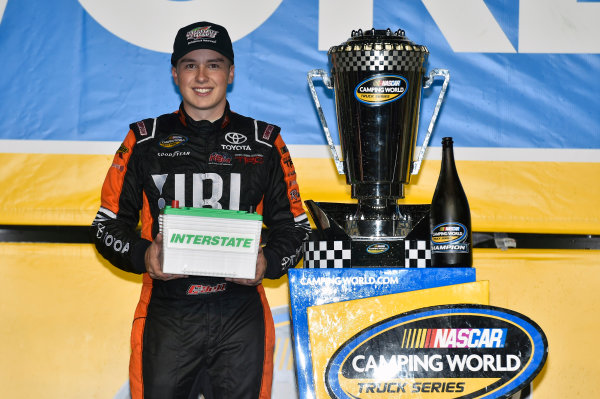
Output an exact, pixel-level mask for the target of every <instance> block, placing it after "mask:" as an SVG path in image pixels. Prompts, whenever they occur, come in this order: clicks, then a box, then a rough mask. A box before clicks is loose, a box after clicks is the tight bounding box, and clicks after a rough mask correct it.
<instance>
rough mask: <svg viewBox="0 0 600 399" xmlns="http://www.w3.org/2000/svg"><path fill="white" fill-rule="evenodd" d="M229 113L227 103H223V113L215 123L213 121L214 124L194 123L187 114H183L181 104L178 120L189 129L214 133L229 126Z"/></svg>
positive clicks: (205, 121)
mask: <svg viewBox="0 0 600 399" xmlns="http://www.w3.org/2000/svg"><path fill="white" fill-rule="evenodd" d="M230 113H231V110H230V109H229V101H227V102H226V103H225V111H224V112H223V115H222V116H221V117H220V118H219V119H217V120H216V121H214V122H210V121H207V120H201V121H195V120H193V119H192V118H191V117H190V116H189V115H188V113H187V112H185V109H184V108H183V102H182V103H181V104H180V105H179V120H180V121H181V123H182V124H183V125H184V126H186V127H190V128H192V129H194V130H201V131H216V130H220V129H224V128H225V126H227V125H228V124H229V120H230V117H229V115H230Z"/></svg>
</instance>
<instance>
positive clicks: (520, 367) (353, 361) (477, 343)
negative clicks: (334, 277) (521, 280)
mask: <svg viewBox="0 0 600 399" xmlns="http://www.w3.org/2000/svg"><path fill="white" fill-rule="evenodd" d="M547 342H548V341H547V339H546V336H545V334H544V332H543V331H542V330H541V328H540V327H539V326H538V325H537V324H535V323H534V322H533V321H532V320H530V319H528V318H527V317H525V316H523V315H521V314H518V313H516V312H514V311H511V310H508V309H502V308H498V307H493V306H487V305H467V304H464V305H442V306H433V307H429V308H423V309H418V310H415V311H411V312H407V313H403V314H400V315H397V316H394V317H391V318H388V319H386V320H383V321H382V322H380V323H377V324H375V325H372V326H370V327H368V328H366V329H364V330H362V331H361V332H359V333H358V334H356V335H355V336H354V337H352V338H350V339H349V340H348V341H346V342H345V343H344V344H343V345H341V346H340V347H339V349H338V350H337V351H336V352H335V354H334V355H333V356H332V357H331V359H330V360H329V363H328V365H327V368H326V372H325V384H326V388H327V391H328V393H329V395H330V396H331V398H335V399H357V398H369V399H371V398H397V397H399V396H400V395H401V397H403V398H465V399H466V398H488V399H492V398H506V397H509V396H511V395H513V394H514V393H516V392H519V391H521V390H522V389H523V388H524V387H525V386H527V385H529V383H530V382H531V381H532V380H533V378H534V377H535V376H536V375H537V374H538V373H539V372H540V370H541V369H542V367H543V365H544V363H545V361H546V357H547V353H548V344H547Z"/></svg>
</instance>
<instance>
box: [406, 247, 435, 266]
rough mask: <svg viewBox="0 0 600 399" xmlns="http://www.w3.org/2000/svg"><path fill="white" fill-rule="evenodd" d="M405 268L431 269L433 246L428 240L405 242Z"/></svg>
mask: <svg viewBox="0 0 600 399" xmlns="http://www.w3.org/2000/svg"><path fill="white" fill-rule="evenodd" d="M404 262H405V263H404V267H406V268H422V267H431V245H430V243H429V241H426V240H423V241H421V240H406V241H404Z"/></svg>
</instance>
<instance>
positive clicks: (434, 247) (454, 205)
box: [429, 137, 473, 267]
mask: <svg viewBox="0 0 600 399" xmlns="http://www.w3.org/2000/svg"><path fill="white" fill-rule="evenodd" d="M452 144H453V141H452V137H444V138H443V139H442V167H441V169H440V177H439V179H438V182H437V185H436V187H435V192H434V193H433V198H432V200H431V210H430V213H429V224H430V227H431V265H432V267H471V266H472V265H473V248H472V241H471V210H470V209H469V202H468V201H467V196H466V194H465V190H464V189H463V187H462V184H461V183H460V179H459V178H458V172H457V171H456V165H455V164H454V151H453V148H452Z"/></svg>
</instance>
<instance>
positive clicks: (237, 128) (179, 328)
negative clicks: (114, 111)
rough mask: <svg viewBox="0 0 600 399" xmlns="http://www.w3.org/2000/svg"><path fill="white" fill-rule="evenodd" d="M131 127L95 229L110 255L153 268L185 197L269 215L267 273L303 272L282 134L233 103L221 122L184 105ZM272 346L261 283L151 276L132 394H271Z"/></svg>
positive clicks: (137, 322)
mask: <svg viewBox="0 0 600 399" xmlns="http://www.w3.org/2000/svg"><path fill="white" fill-rule="evenodd" d="M130 128H131V130H130V131H129V133H128V134H127V137H126V138H125V140H124V141H123V143H122V145H121V147H120V148H119V150H118V151H117V153H116V154H115V157H114V159H113V163H112V165H111V167H110V168H109V171H108V174H107V176H106V179H105V181H104V184H103V186H102V201H101V208H100V210H99V211H98V214H97V216H96V219H95V220H94V222H93V224H92V234H93V237H94V240H95V245H96V248H97V249H98V252H100V254H102V256H104V257H105V258H106V259H108V260H109V261H110V262H111V263H112V264H113V265H115V266H117V267H118V268H120V269H123V270H125V271H129V272H133V273H144V272H145V271H146V267H145V263H144V254H145V251H146V249H147V248H148V247H149V245H150V243H151V241H152V239H153V238H154V237H155V236H156V234H158V232H159V225H158V215H159V213H160V210H161V209H162V208H164V206H165V205H171V203H172V201H173V200H178V201H179V206H181V207H183V206H192V207H213V208H222V209H233V210H254V211H256V212H258V213H260V214H262V216H263V222H264V224H265V225H266V226H267V239H266V245H265V246H264V248H263V251H264V255H265V257H266V259H267V270H266V273H265V277H266V278H272V279H273V278H279V277H281V276H282V275H284V274H285V273H286V272H287V269H288V268H289V267H294V266H295V265H296V263H297V262H298V261H299V260H300V257H301V256H302V253H301V251H302V249H301V248H302V242H303V240H305V239H306V237H307V234H308V232H309V230H310V226H309V224H308V219H307V217H306V214H305V213H304V211H303V209H302V201H301V198H300V194H299V190H298V184H297V183H296V173H295V170H294V166H293V163H292V160H291V158H290V154H289V152H288V150H287V147H286V146H285V144H284V142H283V140H282V138H281V136H280V134H279V133H280V129H279V127H277V126H275V125H270V124H267V123H265V122H261V121H257V120H254V119H251V118H248V117H245V116H242V115H239V114H236V113H234V112H232V111H230V109H229V104H227V106H226V109H225V113H224V114H223V117H222V118H221V119H219V120H218V121H215V122H214V123H211V122H208V121H200V122H196V121H193V120H192V119H191V118H189V116H187V115H186V113H185V111H184V110H183V107H180V109H179V111H178V112H175V113H172V114H166V115H162V116H159V117H158V118H155V119H146V120H143V121H140V122H137V123H133V124H131V125H130ZM140 218H141V234H140V233H137V232H136V227H137V226H138V222H139V221H140ZM140 235H141V237H140ZM273 344H274V327H273V320H272V317H271V315H270V310H269V307H268V304H267V303H266V298H265V296H264V290H263V288H262V285H260V286H258V287H247V286H241V285H237V284H233V283H231V282H226V281H225V280H224V279H223V278H217V277H200V276H191V277H188V278H182V279H174V280H169V281H161V280H152V279H151V278H150V277H149V276H148V274H147V273H144V276H143V288H142V293H141V297H140V302H139V304H138V307H137V309H136V313H135V319H134V324H133V329H132V355H131V362H130V386H131V392H132V397H133V398H161V399H166V398H180V397H181V398H187V397H188V395H190V392H191V391H195V390H196V387H198V386H200V387H202V388H201V390H203V393H204V396H205V397H207V398H208V397H210V396H211V392H210V391H212V395H214V397H218V398H220V397H223V398H229V399H232V398H259V397H260V398H267V397H269V395H270V389H271V387H270V385H271V379H272V365H273V359H272V354H273ZM192 394H193V395H196V397H197V392H192Z"/></svg>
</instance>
